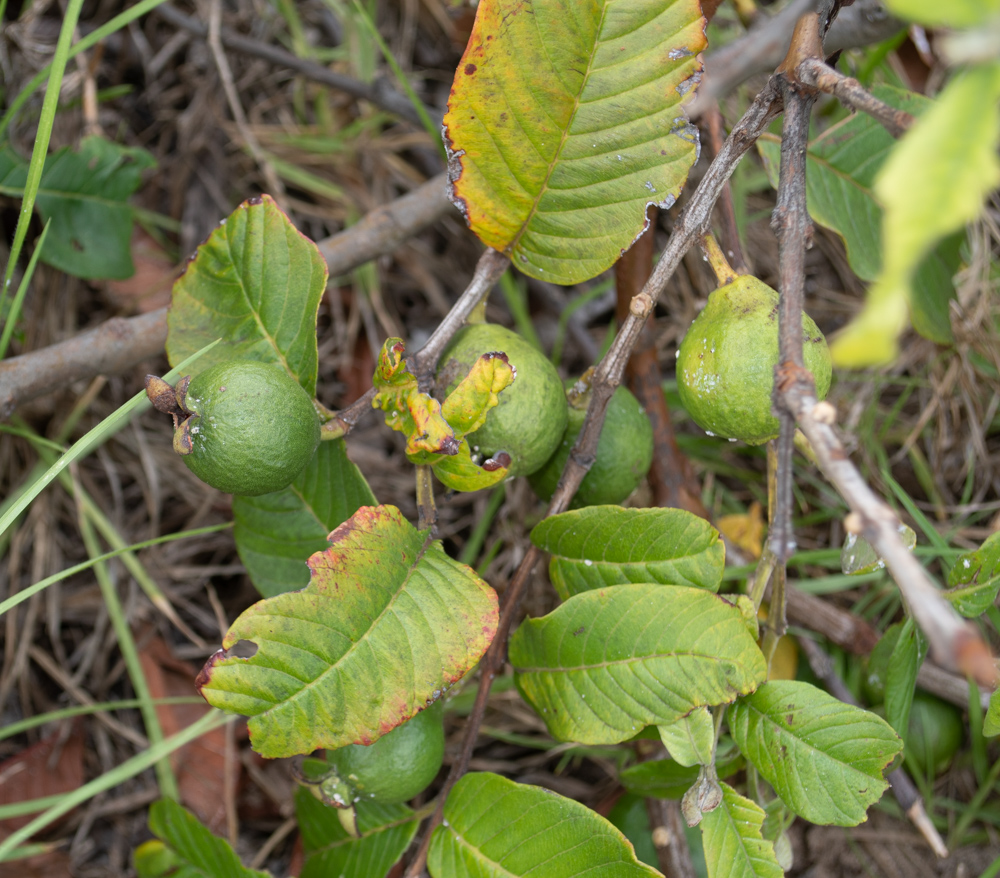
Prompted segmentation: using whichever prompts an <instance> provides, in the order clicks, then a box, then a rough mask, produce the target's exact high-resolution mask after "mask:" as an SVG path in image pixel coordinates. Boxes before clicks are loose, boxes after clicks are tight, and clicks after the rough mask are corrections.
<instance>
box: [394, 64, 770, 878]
mask: <svg viewBox="0 0 1000 878" xmlns="http://www.w3.org/2000/svg"><path fill="white" fill-rule="evenodd" d="M780 110H781V101H780V96H779V94H778V92H777V91H776V90H775V89H774V88H773V87H772V85H771V84H770V83H769V84H768V85H767V86H765V87H764V90H763V91H762V92H761V93H760V94H759V95H758V96H757V99H756V100H755V101H754V102H753V104H751V106H750V108H749V109H748V110H747V112H746V113H745V114H744V115H743V118H742V119H741V120H740V121H739V122H738V123H737V124H736V126H735V127H734V128H733V130H732V133H731V134H730V135H729V137H728V139H727V140H726V142H725V143H724V144H723V147H722V149H721V150H720V151H719V153H718V155H717V156H716V157H715V160H714V161H713V162H712V164H711V165H710V166H709V169H708V171H707V172H706V173H705V176H704V177H703V178H702V181H701V183H700V184H699V185H698V188H697V189H696V190H695V193H694V195H692V197H691V200H690V202H689V203H688V206H687V207H686V208H685V210H684V213H683V214H682V216H681V218H680V220H679V222H678V224H677V226H676V227H675V229H674V231H673V233H672V234H671V236H670V240H669V242H668V243H667V247H666V249H665V250H664V253H663V256H662V257H661V258H660V261H659V262H658V263H657V266H656V268H655V269H654V271H653V273H652V275H650V278H649V280H648V281H647V282H646V285H645V287H643V291H642V292H641V293H639V295H637V296H636V297H635V299H633V301H632V305H631V308H630V313H629V316H628V318H627V319H626V321H625V323H624V324H623V325H622V328H621V330H619V332H618V335H617V336H616V337H615V341H614V343H613V344H612V345H611V348H610V349H609V350H608V352H607V354H605V356H604V358H603V359H602V360H601V362H600V363H599V364H598V367H597V370H596V371H595V373H594V379H593V385H592V386H593V394H592V396H591V401H590V406H589V407H588V409H587V415H586V418H585V420H584V425H583V428H582V430H581V431H580V436H579V438H578V439H577V443H576V445H575V446H574V447H573V450H572V451H571V452H570V459H569V462H568V463H567V465H566V468H565V469H564V470H563V474H562V477H561V478H560V480H559V485H558V486H557V488H556V491H555V493H554V494H553V496H552V500H551V502H550V503H549V508H548V509H547V510H546V513H545V514H546V517H549V516H551V515H557V514H559V513H560V512H565V511H566V509H567V508H568V507H569V501H570V500H571V499H572V497H573V494H574V493H575V492H576V489H577V488H578V487H579V486H580V482H581V481H583V477H584V476H585V475H586V474H587V470H588V469H589V468H590V466H591V464H592V463H593V461H594V458H595V455H596V450H597V441H598V439H599V438H600V433H601V427H602V425H603V424H604V416H605V414H606V412H607V406H608V401H609V400H610V399H611V394H612V393H614V390H615V388H616V387H617V386H618V384H620V383H621V379H622V375H623V374H624V371H625V365H626V364H627V363H628V360H629V357H630V356H631V353H632V350H633V348H634V347H635V346H636V344H637V343H638V341H639V337H640V334H641V332H642V328H643V326H644V324H645V322H646V318H647V317H648V316H649V313H650V312H651V311H652V309H653V305H654V303H655V301H656V297H657V296H659V295H660V293H661V292H662V291H663V289H664V287H665V286H666V284H667V281H669V280H670V277H671V275H672V274H673V272H674V270H675V269H676V268H677V266H678V265H679V264H680V261H681V259H682V258H683V256H684V254H685V253H686V252H687V251H688V250H689V249H690V248H691V246H692V245H694V244H695V243H696V242H697V241H698V239H699V237H700V236H701V235H702V234H703V233H704V232H705V231H706V230H707V229H708V228H709V225H710V223H711V217H712V209H713V207H714V206H715V202H716V201H717V200H718V198H719V194H720V193H721V191H722V187H723V186H724V185H725V183H726V181H727V180H728V179H729V178H730V176H732V173H733V171H734V170H735V169H736V165H737V164H738V163H739V160H740V159H741V158H742V157H743V155H744V154H745V153H746V151H747V150H748V149H750V147H751V146H753V144H754V143H755V142H756V140H757V138H758V137H759V136H760V135H761V133H763V132H764V131H765V130H766V128H767V126H768V124H769V123H770V122H771V120H772V119H774V118H775V116H776V115H777V114H778V112H779V111H780ZM497 255H498V256H499V255H500V254H497ZM485 256H486V254H484V258H485ZM491 258H494V259H495V257H491ZM505 258H506V257H504V259H505ZM480 262H481V264H482V260H481V261H480ZM505 264H506V263H504V265H505ZM484 272H485V269H484ZM470 310H471V309H470ZM449 316H450V315H449ZM432 340H433V339H432ZM428 346H430V342H428ZM425 350H426V348H425ZM540 557H541V552H540V551H539V550H538V549H537V548H535V547H534V546H532V547H531V548H530V549H528V551H527V553H526V554H525V556H524V558H523V559H522V561H521V563H520V565H518V568H517V570H516V571H515V573H514V576H513V578H512V579H511V581H510V584H509V585H508V586H507V588H506V590H505V591H504V593H503V597H502V600H501V606H500V623H499V626H498V629H497V633H496V636H495V637H494V638H493V642H492V643H491V644H490V648H489V649H488V650H487V651H486V654H485V655H484V656H483V658H482V659H481V660H480V663H479V690H478V691H477V693H476V700H475V703H474V704H473V707H472V711H471V712H470V713H469V716H468V718H467V720H466V726H465V737H464V738H463V741H462V750H461V752H460V753H459V755H458V757H457V758H456V759H455V761H454V762H453V763H452V766H451V770H450V771H449V772H448V777H447V779H446V780H445V783H444V786H443V787H442V789H441V792H440V793H439V802H438V807H437V809H436V810H435V812H434V815H433V816H432V817H431V819H430V822H429V824H428V826H427V827H426V828H425V830H424V835H423V838H422V839H421V842H420V847H419V848H418V849H417V852H416V854H415V855H414V857H413V860H411V861H410V865H409V867H408V868H407V870H406V872H405V873H404V878H417V876H419V875H420V874H421V873H422V872H423V869H424V865H425V864H426V861H427V851H428V849H429V847H430V839H431V835H432V834H433V832H434V829H435V828H436V827H437V826H438V825H439V824H440V823H441V820H442V817H443V812H444V802H445V800H446V799H447V797H448V794H449V792H450V791H451V788H452V787H453V786H454V785H455V783H456V782H457V781H458V779H459V778H460V777H462V775H463V774H465V772H466V770H467V769H468V767H469V762H470V760H471V758H472V751H473V749H474V747H475V744H476V738H477V736H478V734H479V727H480V725H481V724H482V721H483V716H484V715H485V713H486V703H487V701H488V700H489V694H490V687H491V686H492V684H493V680H494V678H495V677H496V675H497V674H499V673H501V672H502V671H503V666H504V663H505V662H506V659H507V638H508V636H509V634H510V629H511V626H512V624H513V621H514V617H515V615H516V613H517V608H518V606H519V605H520V602H521V598H522V597H523V595H524V591H525V588H526V587H527V584H528V581H529V579H530V577H531V572H532V570H534V568H535V564H537V563H538V560H539V558H540Z"/></svg>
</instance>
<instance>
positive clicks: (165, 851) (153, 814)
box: [135, 799, 271, 878]
mask: <svg viewBox="0 0 1000 878" xmlns="http://www.w3.org/2000/svg"><path fill="white" fill-rule="evenodd" d="M149 828H150V829H151V830H152V831H153V834H154V835H155V836H156V837H157V838H159V839H161V840H162V841H163V842H164V845H163V846H157V845H156V844H155V843H153V844H151V845H143V846H142V847H140V848H139V849H137V850H136V856H135V867H136V871H137V872H138V873H139V878H160V876H164V878H166V876H169V878H271V876H270V875H268V874H267V873H266V872H258V871H257V870H256V869H248V868H246V867H245V866H244V865H243V864H242V863H241V862H240V860H239V857H237V856H236V854H235V853H234V852H233V849H232V848H231V847H230V846H229V844H228V842H226V841H224V840H223V839H221V838H218V837H216V836H214V835H212V833H211V832H209V830H208V829H207V828H205V826H204V825H202V823H201V821H200V820H198V818H197V817H195V816H194V815H193V814H191V813H190V812H189V811H186V810H185V809H184V808H182V807H181V806H180V805H178V804H177V803H176V802H172V801H170V799H160V801H158V802H154V803H153V804H152V806H151V807H150V809H149Z"/></svg>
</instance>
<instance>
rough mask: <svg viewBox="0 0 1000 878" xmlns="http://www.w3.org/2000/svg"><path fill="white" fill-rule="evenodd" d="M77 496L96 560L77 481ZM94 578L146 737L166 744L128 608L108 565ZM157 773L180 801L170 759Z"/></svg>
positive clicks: (164, 790) (166, 791)
mask: <svg viewBox="0 0 1000 878" xmlns="http://www.w3.org/2000/svg"><path fill="white" fill-rule="evenodd" d="M74 487H75V488H76V489H77V490H76V491H75V492H74V493H75V494H76V497H77V519H78V521H79V527H80V535H81V536H82V537H83V544H84V545H85V546H86V547H87V554H88V555H90V557H91V558H92V559H93V558H96V557H97V556H98V555H100V554H101V548H100V544H99V543H98V542H97V534H96V533H95V532H94V526H93V524H92V523H91V521H90V519H89V518H88V517H87V513H86V512H85V511H84V509H83V504H82V502H81V501H80V499H79V494H80V491H79V485H78V484H76V480H74ZM94 575H95V576H96V577H97V584H98V586H99V587H100V589H101V597H103V598H104V606H105V608H106V609H107V611H108V619H109V620H110V622H111V627H112V629H114V632H115V637H116V638H117V639H118V648H119V649H120V650H121V654H122V658H123V659H124V661H125V668H126V669H127V670H128V675H129V679H130V680H131V681H132V688H133V689H134V690H135V694H136V697H137V698H138V699H139V712H140V713H141V714H142V722H143V725H144V726H145V727H146V737H148V738H149V743H150V745H151V746H153V747H155V746H156V745H157V744H161V743H162V742H163V727H162V726H161V725H160V718H159V716H157V713H156V708H155V707H154V706H153V693H152V692H150V690H149V681H148V680H147V679H146V674H145V672H144V671H143V669H142V662H141V661H140V660H139V647H138V646H137V645H136V642H135V638H134V637H133V636H132V628H131V627H130V626H129V623H128V617H127V616H126V614H125V608H124V607H123V606H122V602H121V598H120V597H119V596H118V589H117V588H116V587H115V583H114V581H113V580H112V579H111V575H110V574H109V573H108V565H107V562H106V561H98V562H97V563H96V564H95V565H94ZM153 768H154V770H155V771H156V779H157V782H158V783H159V786H160V794H161V795H162V796H164V797H166V798H168V799H174V800H175V801H176V800H178V799H180V788H179V787H178V786H177V776H176V775H175V774H174V770H173V768H171V766H170V760H169V759H161V760H159V761H158V762H157V763H156V765H154V766H153Z"/></svg>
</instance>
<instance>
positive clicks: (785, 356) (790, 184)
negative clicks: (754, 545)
mask: <svg viewBox="0 0 1000 878" xmlns="http://www.w3.org/2000/svg"><path fill="white" fill-rule="evenodd" d="M817 49H818V51H819V52H822V50H823V44H822V42H821V41H820V36H819V17H818V16H817V15H815V14H812V15H803V16H802V18H801V19H800V20H799V25H798V26H797V27H796V29H795V34H794V36H793V37H792V44H791V46H790V48H789V50H788V57H787V58H786V60H785V62H784V63H783V64H782V65H781V67H780V68H779V71H778V74H777V75H776V79H777V82H778V86H779V88H780V89H781V93H782V97H783V101H784V105H785V115H784V119H783V124H782V131H781V169H780V172H779V179H778V199H777V204H776V206H775V208H774V213H773V215H772V218H771V228H772V229H773V230H774V233H775V236H776V237H777V239H778V273H779V278H780V282H779V291H780V293H781V299H780V307H779V312H778V366H777V367H776V368H775V382H774V390H773V406H774V411H775V413H776V414H777V416H778V423H779V424H780V428H781V432H780V434H779V436H778V444H777V455H778V459H777V467H776V472H777V490H776V497H775V499H776V503H775V508H774V514H773V521H772V528H771V533H770V536H769V540H770V543H771V548H772V550H773V551H774V554H775V555H776V556H777V558H778V562H779V565H780V566H781V568H784V565H785V562H786V561H787V560H788V558H789V557H790V556H791V555H792V553H793V552H794V551H795V545H796V544H795V533H794V531H793V529H792V502H793V500H792V483H793V478H794V470H793V465H792V455H793V454H794V452H795V419H794V417H793V416H792V413H791V412H790V411H789V410H788V408H787V407H786V406H785V405H783V404H782V402H781V398H780V394H779V392H778V386H779V380H778V376H779V374H780V373H782V372H783V371H788V370H797V371H805V365H804V360H803V353H802V308H803V297H804V295H805V283H806V273H805V264H806V248H807V247H808V246H809V244H810V242H811V236H812V223H811V221H810V219H809V212H808V211H807V210H806V145H807V144H808V141H809V117H810V115H811V113H812V106H813V103H814V102H815V100H816V92H815V90H814V89H811V88H805V87H801V86H799V85H798V83H797V82H796V81H794V80H793V79H792V78H791V77H790V76H788V74H787V70H788V68H789V67H790V66H791V59H796V58H798V57H799V56H800V55H801V54H802V53H805V52H814V51H817ZM805 375H806V376H808V380H809V381H812V374H811V373H808V372H806V373H805ZM780 612H781V614H782V616H784V607H781V608H780Z"/></svg>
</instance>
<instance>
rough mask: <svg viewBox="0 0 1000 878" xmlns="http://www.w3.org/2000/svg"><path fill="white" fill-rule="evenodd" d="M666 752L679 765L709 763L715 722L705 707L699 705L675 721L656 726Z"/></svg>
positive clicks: (713, 742) (713, 740)
mask: <svg viewBox="0 0 1000 878" xmlns="http://www.w3.org/2000/svg"><path fill="white" fill-rule="evenodd" d="M658 729H659V732H660V740H661V741H663V746H664V747H666V748H667V752H668V753H669V754H670V755H671V757H673V758H674V759H675V760H676V761H677V762H679V763H680V764H681V765H709V764H711V762H712V749H713V745H714V744H715V723H714V722H713V721H712V714H711V713H709V711H708V708H707V707H699V708H698V709H697V710H693V711H691V713H689V714H688V715H687V716H685V717H681V718H680V719H679V720H677V721H676V722H672V723H668V724H666V725H661V726H659V727H658Z"/></svg>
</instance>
